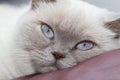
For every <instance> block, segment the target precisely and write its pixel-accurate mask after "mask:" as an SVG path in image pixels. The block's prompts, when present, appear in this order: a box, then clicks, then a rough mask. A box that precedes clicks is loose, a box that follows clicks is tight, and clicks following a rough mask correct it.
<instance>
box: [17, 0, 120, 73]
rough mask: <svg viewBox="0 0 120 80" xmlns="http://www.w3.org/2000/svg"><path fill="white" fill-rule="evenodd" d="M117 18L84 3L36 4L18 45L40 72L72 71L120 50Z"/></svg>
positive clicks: (44, 0)
mask: <svg viewBox="0 0 120 80" xmlns="http://www.w3.org/2000/svg"><path fill="white" fill-rule="evenodd" d="M113 15H115V14H114V13H112V12H109V11H107V10H106V9H101V8H97V7H95V6H93V5H90V4H88V3H86V2H83V1H81V0H32V6H31V9H30V10H29V11H28V12H27V13H26V14H25V15H24V16H23V17H22V20H23V21H20V28H19V33H18V34H19V35H20V36H17V42H18V43H17V44H18V45H19V46H20V48H22V49H23V50H24V51H26V52H28V54H30V55H31V62H32V63H33V67H34V68H35V69H36V70H37V71H39V72H47V71H51V70H56V69H62V68H67V67H71V66H73V65H76V64H77V63H79V62H81V61H84V60H86V59H88V58H91V57H93V56H96V55H99V54H101V53H103V52H105V51H109V50H112V49H117V48H119V47H120V46H119V44H118V43H119V34H120V19H119V17H117V18H116V19H114V17H112V16H113ZM19 55H20V54H19Z"/></svg>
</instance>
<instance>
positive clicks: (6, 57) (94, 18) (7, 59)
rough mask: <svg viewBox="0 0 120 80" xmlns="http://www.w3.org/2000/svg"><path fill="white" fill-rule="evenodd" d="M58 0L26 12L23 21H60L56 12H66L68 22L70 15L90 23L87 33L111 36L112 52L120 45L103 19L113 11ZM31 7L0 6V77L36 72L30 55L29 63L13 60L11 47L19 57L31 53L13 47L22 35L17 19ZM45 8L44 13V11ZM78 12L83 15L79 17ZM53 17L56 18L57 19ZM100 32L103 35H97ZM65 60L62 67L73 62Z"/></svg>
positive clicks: (73, 0) (6, 79)
mask: <svg viewBox="0 0 120 80" xmlns="http://www.w3.org/2000/svg"><path fill="white" fill-rule="evenodd" d="M57 1H58V2H57V4H52V3H49V5H47V4H46V3H39V5H40V7H39V8H37V9H36V10H35V11H30V12H29V13H28V14H26V15H25V17H24V18H22V19H21V20H19V21H21V22H20V23H22V22H27V21H28V22H30V21H32V20H34V19H36V20H39V18H41V19H42V20H43V21H46V22H47V21H51V20H47V19H48V18H49V19H52V20H53V21H54V22H56V23H57V21H58V20H56V18H57V17H59V16H55V15H54V14H53V13H52V12H54V13H62V14H63V15H64V17H65V19H64V22H68V21H70V20H68V18H67V17H69V18H70V19H78V18H80V21H81V25H84V24H85V26H86V27H85V28H86V30H85V31H86V34H94V37H96V39H97V40H98V41H99V40H101V38H106V37H108V38H109V39H110V40H106V42H107V41H108V42H109V43H111V44H113V46H111V44H109V43H106V45H103V49H104V51H108V50H111V49H115V48H118V47H120V46H116V45H117V44H118V43H117V42H115V41H112V39H111V37H110V36H111V35H115V33H113V32H112V31H110V30H108V29H106V28H105V27H102V26H103V23H102V21H107V19H108V16H107V15H108V14H110V13H111V12H109V11H107V10H106V9H101V8H97V7H95V6H93V5H90V4H88V3H85V2H83V1H79V0H57ZM61 6H62V7H61ZM63 8H64V9H63ZM27 9H28V8H27ZM27 9H22V10H21V9H19V8H14V7H11V6H6V5H2V6H0V80H9V79H12V78H15V77H19V76H23V75H24V74H26V73H27V74H31V73H32V72H34V71H33V70H32V68H31V66H30V64H31V63H30V62H29V58H28V62H27V61H26V62H25V61H24V60H20V59H18V60H17V59H16V60H17V61H14V59H13V57H14V54H12V53H11V50H15V52H16V51H18V52H19V53H21V54H18V55H19V56H20V55H22V54H23V56H28V55H27V54H26V55H25V54H24V53H25V52H24V51H22V50H20V49H14V48H18V47H17V46H19V45H15V46H13V43H14V42H13V39H14V38H15V37H17V36H19V35H16V33H17V32H18V30H19V26H15V25H16V21H17V20H18V18H19V17H20V16H21V15H22V14H23V13H24V12H25V11H26V10H27ZM66 10H67V12H66ZM41 11H42V12H43V13H41ZM67 13H71V14H69V15H67ZM38 14H40V15H38ZM52 14H53V15H52ZM49 15H51V16H49ZM60 15H61V14H60ZM63 15H62V16H63ZM76 15H80V16H76ZM45 16H46V17H45ZM103 16H104V17H103ZM53 17H56V18H55V19H53ZM59 18H60V17H59ZM58 22H59V21H58ZM62 24H64V23H62ZM17 25H21V24H17ZM30 25H32V26H33V25H35V24H30ZM87 26H89V27H87ZM98 26H99V27H98ZM77 29H78V25H76V30H77ZM98 32H100V34H96V33H98ZM104 34H108V35H106V36H104V37H102V36H101V35H104ZM98 35H99V36H100V37H97V36H98ZM102 43H105V41H103V42H102ZM102 43H101V44H102ZM98 51H99V50H98ZM12 52H14V51H12ZM99 52H102V51H99ZM95 55H97V54H91V55H88V56H84V55H83V57H82V58H80V59H79V61H82V60H85V59H86V58H89V57H90V56H95ZM81 56H82V55H81ZM70 57H71V56H70ZM76 57H78V56H76ZM16 58H17V57H16ZM71 59H72V58H71ZM22 61H23V63H22ZM15 62H19V63H15ZM64 62H65V61H60V62H59V63H60V65H61V66H62V67H67V66H69V65H68V64H65V63H68V62H69V59H67V60H66V62H65V63H64ZM25 63H28V64H25ZM18 65H19V67H18ZM25 69H26V73H22V72H25Z"/></svg>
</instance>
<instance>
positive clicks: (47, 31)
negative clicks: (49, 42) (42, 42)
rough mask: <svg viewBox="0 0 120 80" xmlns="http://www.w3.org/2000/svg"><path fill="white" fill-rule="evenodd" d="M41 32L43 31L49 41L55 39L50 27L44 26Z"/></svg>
mask: <svg viewBox="0 0 120 80" xmlns="http://www.w3.org/2000/svg"><path fill="white" fill-rule="evenodd" d="M41 30H42V32H43V34H44V35H45V37H47V38H49V39H53V38H54V32H53V30H52V28H51V27H50V26H49V25H47V24H42V26H41Z"/></svg>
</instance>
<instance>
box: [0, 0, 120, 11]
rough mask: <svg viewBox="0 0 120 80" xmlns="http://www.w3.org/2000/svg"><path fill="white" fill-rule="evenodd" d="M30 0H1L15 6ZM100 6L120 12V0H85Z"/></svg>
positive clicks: (0, 0) (0, 1) (1, 2)
mask: <svg viewBox="0 0 120 80" xmlns="http://www.w3.org/2000/svg"><path fill="white" fill-rule="evenodd" d="M29 1H30V0H0V4H10V5H14V6H17V7H19V6H23V5H25V4H27V3H29ZM84 1H87V2H89V3H92V4H94V5H97V6H99V7H103V8H108V9H109V10H113V11H117V12H120V0H84Z"/></svg>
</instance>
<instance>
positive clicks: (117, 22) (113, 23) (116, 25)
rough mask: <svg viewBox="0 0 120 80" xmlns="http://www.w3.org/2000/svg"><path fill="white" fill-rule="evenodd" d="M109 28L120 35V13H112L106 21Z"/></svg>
mask: <svg viewBox="0 0 120 80" xmlns="http://www.w3.org/2000/svg"><path fill="white" fill-rule="evenodd" d="M106 25H107V28H109V29H110V30H112V31H113V32H115V33H116V34H117V36H119V37H120V14H114V15H111V16H110V17H109V18H108V21H107V22H106Z"/></svg>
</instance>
